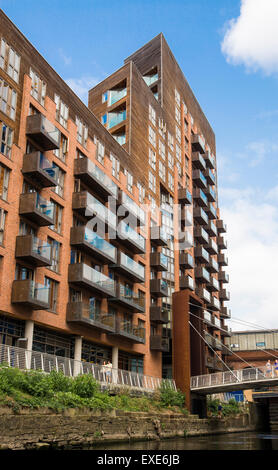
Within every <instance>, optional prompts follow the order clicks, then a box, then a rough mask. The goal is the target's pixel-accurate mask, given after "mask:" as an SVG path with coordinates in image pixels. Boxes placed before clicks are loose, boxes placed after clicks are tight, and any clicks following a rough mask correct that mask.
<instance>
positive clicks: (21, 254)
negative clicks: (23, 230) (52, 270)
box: [15, 235, 52, 266]
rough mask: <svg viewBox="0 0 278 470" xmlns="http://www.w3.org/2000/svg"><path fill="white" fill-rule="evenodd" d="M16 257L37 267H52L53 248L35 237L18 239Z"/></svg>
mask: <svg viewBox="0 0 278 470" xmlns="http://www.w3.org/2000/svg"><path fill="white" fill-rule="evenodd" d="M15 257H16V258H17V259H20V260H22V261H25V262H26V263H29V264H32V265H35V266H51V264H52V256H51V246H50V245H48V243H46V242H43V241H42V240H40V239H39V238H37V237H34V236H33V235H20V236H18V237H16V245H15Z"/></svg>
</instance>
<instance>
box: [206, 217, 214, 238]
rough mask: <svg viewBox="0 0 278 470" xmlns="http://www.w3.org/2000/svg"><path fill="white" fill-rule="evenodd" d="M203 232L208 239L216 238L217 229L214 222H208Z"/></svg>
mask: <svg viewBox="0 0 278 470" xmlns="http://www.w3.org/2000/svg"><path fill="white" fill-rule="evenodd" d="M204 228H205V230H206V231H207V232H208V234H209V236H210V237H216V236H217V228H216V225H215V223H214V222H212V220H209V221H208V225H206V226H205V227H204Z"/></svg>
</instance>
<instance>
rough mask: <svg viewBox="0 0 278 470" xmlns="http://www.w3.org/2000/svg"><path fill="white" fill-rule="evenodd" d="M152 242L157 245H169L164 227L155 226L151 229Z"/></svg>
mask: <svg viewBox="0 0 278 470" xmlns="http://www.w3.org/2000/svg"><path fill="white" fill-rule="evenodd" d="M150 236H151V242H152V243H153V244H155V245H157V246H167V245H168V242H167V235H166V232H165V231H164V230H163V228H162V227H159V226H153V227H151V230H150Z"/></svg>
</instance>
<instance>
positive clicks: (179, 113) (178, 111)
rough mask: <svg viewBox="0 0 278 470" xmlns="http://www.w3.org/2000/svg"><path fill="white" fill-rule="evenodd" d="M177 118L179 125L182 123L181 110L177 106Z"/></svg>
mask: <svg viewBox="0 0 278 470" xmlns="http://www.w3.org/2000/svg"><path fill="white" fill-rule="evenodd" d="M175 118H176V121H177V123H178V124H180V123H181V111H180V109H179V108H178V107H177V106H176V107H175Z"/></svg>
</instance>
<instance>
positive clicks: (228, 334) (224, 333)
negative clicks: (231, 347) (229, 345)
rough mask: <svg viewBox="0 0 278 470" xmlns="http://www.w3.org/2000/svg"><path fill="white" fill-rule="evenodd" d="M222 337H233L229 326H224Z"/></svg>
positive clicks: (222, 327)
mask: <svg viewBox="0 0 278 470" xmlns="http://www.w3.org/2000/svg"><path fill="white" fill-rule="evenodd" d="M221 335H222V336H226V337H230V336H232V330H231V328H229V327H228V326H227V325H222V326H221Z"/></svg>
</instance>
